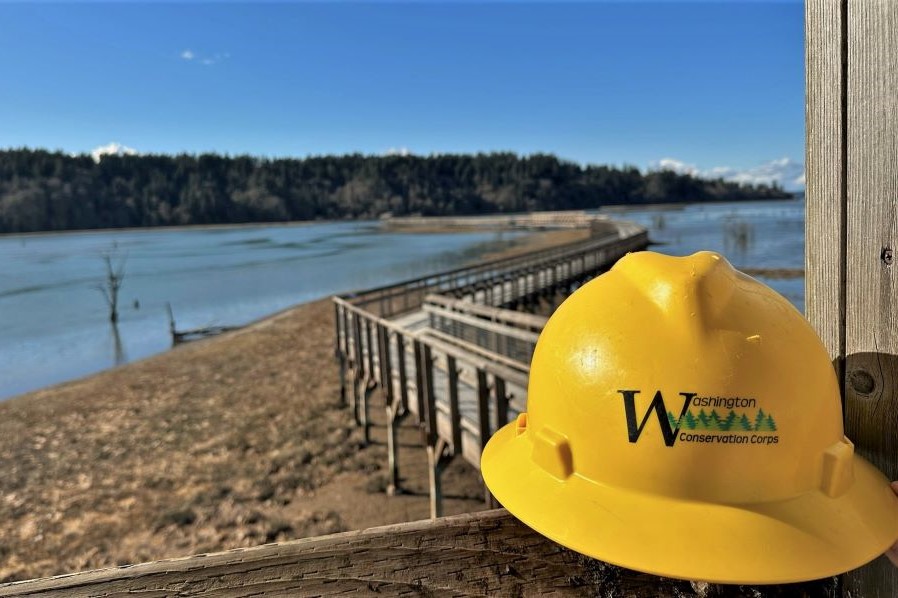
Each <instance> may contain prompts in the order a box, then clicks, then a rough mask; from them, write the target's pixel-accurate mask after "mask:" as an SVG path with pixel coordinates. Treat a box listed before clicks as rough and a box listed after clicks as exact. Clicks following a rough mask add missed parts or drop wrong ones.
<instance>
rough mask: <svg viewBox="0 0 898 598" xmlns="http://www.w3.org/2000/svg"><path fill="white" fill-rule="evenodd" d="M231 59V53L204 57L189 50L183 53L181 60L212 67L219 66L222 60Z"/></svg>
mask: <svg viewBox="0 0 898 598" xmlns="http://www.w3.org/2000/svg"><path fill="white" fill-rule="evenodd" d="M230 57H231V53H230V52H217V53H215V54H211V55H203V54H197V53H196V52H194V51H193V50H190V49H187V50H184V51H183V52H181V58H182V59H183V60H186V61H188V62H196V63H198V64H202V65H204V66H210V65H213V64H217V63H219V62H221V61H222V60H227V59H228V58H230Z"/></svg>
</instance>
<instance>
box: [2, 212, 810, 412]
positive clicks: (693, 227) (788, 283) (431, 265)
mask: <svg viewBox="0 0 898 598" xmlns="http://www.w3.org/2000/svg"><path fill="white" fill-rule="evenodd" d="M607 213H609V214H612V215H615V216H617V217H619V218H622V219H628V220H632V221H634V222H638V223H640V224H642V225H644V226H646V227H648V228H649V229H650V230H651V238H652V239H653V240H655V241H658V242H661V243H664V244H663V245H659V246H656V247H654V249H655V250H657V251H663V252H665V253H671V254H677V255H683V254H688V253H692V252H693V251H697V250H699V249H714V250H717V251H720V252H721V253H723V254H724V255H726V256H727V257H728V258H729V259H730V261H732V262H733V263H734V264H735V265H736V266H754V267H781V268H801V267H802V265H803V260H804V257H803V256H804V202H802V201H788V202H759V203H755V202H752V203H742V204H737V205H732V204H730V205H722V204H716V205H695V206H678V207H672V208H661V209H614V210H608V212H607ZM514 236H515V235H513V234H509V233H504V234H498V233H460V234H424V235H417V234H393V233H386V232H382V231H381V230H380V229H379V228H378V226H377V224H376V223H370V222H368V223H364V222H363V223H327V224H313V225H307V226H272V227H245V228H216V229H190V230H144V231H128V232H97V233H64V234H53V235H39V236H7V237H0V339H2V341H0V398H4V397H10V396H13V395H15V394H19V393H22V392H26V391H28V390H33V389H36V388H40V387H42V386H46V385H49V384H54V383H57V382H62V381H64V380H69V379H73V378H77V377H81V376H83V375H86V374H90V373H92V372H96V371H99V370H102V369H105V368H108V367H111V366H113V365H116V364H117V363H122V362H125V361H133V360H135V359H139V358H142V357H146V356H148V355H152V354H154V353H158V352H161V351H164V350H166V349H167V348H169V346H170V338H169V334H168V316H167V315H166V310H165V304H166V302H170V303H171V304H172V307H173V309H174V313H175V319H176V320H177V324H178V327H179V328H181V329H184V328H194V327H200V326H210V325H239V324H245V323H247V322H250V321H253V320H255V319H258V318H260V317H263V316H265V315H268V314H271V313H274V312H276V311H279V310H281V309H284V308H286V307H289V306H291V305H294V304H296V303H301V302H303V301H308V300H310V299H315V298H319V297H323V296H326V295H329V294H332V293H338V292H344V291H348V290H352V289H364V288H369V287H374V286H378V285H382V284H387V283H390V282H396V281H400V280H403V279H406V278H413V277H415V276H420V275H422V274H427V273H431V272H435V271H439V270H444V269H448V268H451V267H455V266H458V265H461V264H462V263H464V262H467V261H469V260H472V259H475V258H477V257H478V256H479V255H482V254H483V253H485V252H487V251H492V250H495V249H497V248H498V247H500V246H502V245H504V244H506V243H507V242H508V240H509V239H512V238H513V237H514ZM108 252H115V253H116V254H117V255H120V256H124V257H125V259H126V262H125V279H124V285H123V287H122V291H121V299H120V322H119V325H118V333H119V334H118V335H117V336H116V335H115V334H114V329H113V328H112V327H111V326H110V325H109V322H108V319H107V318H108V314H107V311H106V306H105V303H104V299H103V297H102V295H101V294H100V292H99V291H98V290H97V288H96V287H97V285H99V284H101V283H102V282H103V280H104V276H105V275H104V265H103V261H102V258H101V256H102V255H103V254H104V253H108ZM765 282H768V284H771V286H773V287H774V288H776V289H777V290H779V291H780V292H781V293H783V294H785V295H786V296H787V297H789V298H790V299H791V300H792V301H793V302H794V303H795V304H796V305H797V306H798V307H799V308H802V306H803V304H804V281H803V279H793V280H772V281H765ZM135 301H137V302H139V307H138V305H137V304H135Z"/></svg>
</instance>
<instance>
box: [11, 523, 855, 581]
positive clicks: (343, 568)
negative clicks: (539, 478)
mask: <svg viewBox="0 0 898 598" xmlns="http://www.w3.org/2000/svg"><path fill="white" fill-rule="evenodd" d="M672 549H675V548H672ZM337 593H341V594H342V593H354V594H364V595H369V594H375V593H377V594H380V595H384V596H395V595H403V596H405V595H408V596H605V597H612V596H615V597H616V596H633V597H640V596H651V597H659V598H664V597H673V596H677V597H681V598H688V597H693V596H701V597H712V596H723V597H739V596H752V597H754V598H765V597H769V596H783V597H786V596H789V597H793V596H805V597H808V598H812V597H814V598H818V597H819V598H824V597H826V598H830V597H835V596H836V595H837V589H836V583H835V580H833V579H828V580H823V581H818V582H812V583H806V584H796V585H780V586H758V587H748V586H717V585H708V584H703V583H690V582H687V581H677V580H671V579H663V578H658V577H654V576H651V575H645V574H642V573H637V572H635V571H630V570H627V569H621V568H618V567H613V566H611V565H606V564H604V563H602V562H599V561H596V560H593V559H589V558H587V557H584V556H581V555H579V554H576V553H574V552H571V551H569V550H567V549H565V548H563V547H561V546H559V545H557V544H555V543H553V542H551V541H550V540H547V539H546V538H544V537H542V536H540V535H538V534H537V533H536V532H534V531H532V530H531V529H530V528H528V527H526V526H525V525H523V524H521V523H520V522H518V521H517V520H516V519H514V518H513V517H511V516H510V515H508V514H507V513H506V512H505V511H503V510H499V511H487V512H483V513H475V514H469V515H460V516H457V517H446V518H443V519H438V520H435V521H421V522H415V523H406V524H401V525H393V526H387V527H379V528H373V529H369V530H365V531H358V532H347V533H343V534H335V535H332V536H324V537H320V538H310V539H306V540H295V541H292V542H283V543H279V544H267V545H265V546H259V547H257V548H245V549H238V550H232V551H230V552H223V553H218V554H210V555H200V556H194V557H187V558H181V559H171V560H166V561H157V562H152V563H144V564H140V565H133V566H127V567H119V568H114V569H101V570H98V571H88V572H84V573H74V574H71V575H64V576H60V577H53V578H47V579H39V580H33V581H26V582H18V583H13V584H8V585H3V586H0V597H8V596H42V597H63V596H65V597H72V598H84V597H87V596H109V595H123V594H129V595H131V594H137V595H140V596H182V597H190V596H212V595H214V596H250V595H253V596H272V595H291V596H309V595H333V594H337Z"/></svg>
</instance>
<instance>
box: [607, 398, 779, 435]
mask: <svg viewBox="0 0 898 598" xmlns="http://www.w3.org/2000/svg"><path fill="white" fill-rule="evenodd" d="M617 392H618V393H619V394H620V395H621V397H622V398H623V401H624V413H625V415H626V418H627V436H628V440H629V441H630V442H631V443H634V444H635V443H636V442H638V441H639V438H640V437H641V436H642V432H643V430H644V429H645V427H646V425H647V424H648V423H649V420H650V419H651V416H652V412H654V413H655V418H656V419H657V420H658V426H659V427H660V429H661V436H662V437H663V438H664V444H665V446H669V447H672V446H674V444H675V443H676V442H677V440H680V441H681V442H700V443H706V442H716V443H721V444H750V445H761V446H770V445H772V444H778V443H779V436H776V435H773V433H774V432H776V431H777V428H776V420H775V419H774V418H773V415H772V414H770V413H767V412H765V411H764V409H763V408H759V409H758V410H757V411H756V412H749V411H739V412H737V411H736V410H735V409H734V407H749V408H752V407H755V406H756V405H757V400H756V399H746V398H742V397H732V398H727V397H700V396H698V393H695V392H681V393H679V395H680V396H681V397H683V407H682V408H681V409H680V410H679V415H674V413H673V412H672V411H669V410H668V408H667V406H666V404H665V402H664V395H663V394H662V393H661V391H660V390H658V391H656V392H655V397H654V398H653V399H652V402H651V403H650V404H649V406H648V408H647V409H646V411H645V412H644V413H643V415H642V418H641V419H640V418H639V417H638V415H637V411H636V396H637V395H638V394H640V393H641V392H642V391H640V390H618V391H617ZM708 406H710V407H712V409H711V411H710V413H709V412H708V411H706V410H705V407H708ZM717 406H723V407H729V408H730V409H729V412H725V414H724V415H721V414H719V413H718V412H717V409H716V408H715V407H717ZM691 407H699V411H698V413H693V411H692V409H691ZM681 431H682V432H681ZM693 431H699V432H705V431H707V432H722V433H723V434H701V433H699V434H691V433H689V432H693ZM752 432H755V434H752ZM734 435H739V436H736V437H734Z"/></svg>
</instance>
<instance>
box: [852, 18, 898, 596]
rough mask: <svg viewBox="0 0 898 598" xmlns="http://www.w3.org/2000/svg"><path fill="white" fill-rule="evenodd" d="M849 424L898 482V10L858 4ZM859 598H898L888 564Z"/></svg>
mask: <svg viewBox="0 0 898 598" xmlns="http://www.w3.org/2000/svg"><path fill="white" fill-rule="evenodd" d="M847 116H848V128H847V141H848V181H847V182H848V204H847V207H848V209H847V219H848V221H847V268H846V273H847V278H846V291H847V292H846V322H845V426H846V432H847V434H848V435H849V437H850V438H852V439H853V440H854V441H855V443H856V444H857V446H858V449H859V451H860V453H861V454H862V455H864V456H865V457H866V458H868V459H869V460H870V461H872V462H873V464H874V465H876V466H877V467H878V468H880V469H881V470H882V471H883V472H885V474H886V475H887V476H890V478H891V479H898V433H896V428H898V313H896V310H898V264H894V263H893V264H892V265H889V264H888V261H889V260H888V258H887V255H886V253H887V252H886V250H887V249H891V250H894V249H895V248H896V244H898V234H896V233H898V3H895V2H894V0H862V1H856V2H849V4H848V95H847ZM846 588H847V590H848V591H849V592H850V593H851V595H853V596H871V597H886V596H889V597H893V596H898V570H896V569H895V568H894V567H892V566H891V565H890V564H888V563H887V562H885V560H884V559H881V560H880V562H878V563H876V564H874V565H873V566H869V567H866V568H864V569H862V570H860V571H858V572H857V573H854V574H852V575H850V576H848V577H847V579H846Z"/></svg>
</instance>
